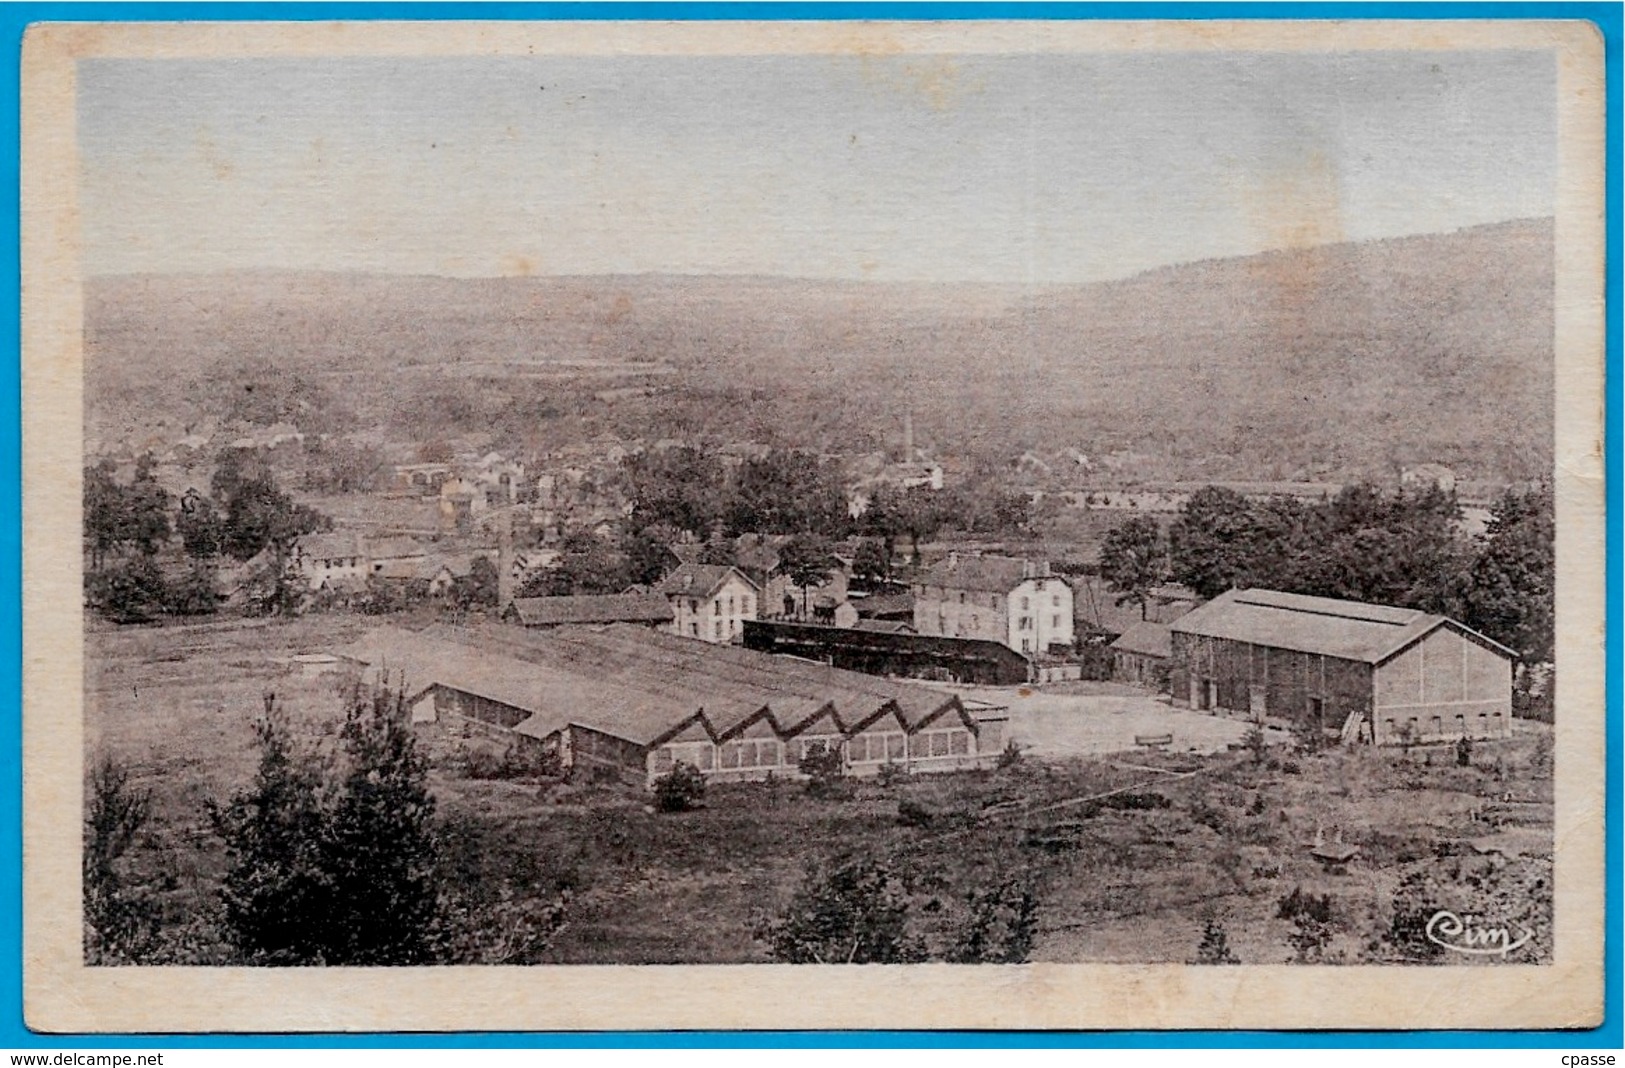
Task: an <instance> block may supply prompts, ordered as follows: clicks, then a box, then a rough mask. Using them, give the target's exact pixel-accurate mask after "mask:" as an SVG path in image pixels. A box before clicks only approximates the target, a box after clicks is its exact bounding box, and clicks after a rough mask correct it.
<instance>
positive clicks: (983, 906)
mask: <svg viewBox="0 0 1625 1068" xmlns="http://www.w3.org/2000/svg"><path fill="white" fill-rule="evenodd" d="M965 903H966V906H967V908H968V912H969V915H968V916H967V917H966V918H965V920H964V921H962V923H961V924H960V926H959V929H958V931H957V932H956V938H955V941H954V943H953V945H952V947H951V948H950V949H949V950H948V952H947V954H946V956H947V959H948V960H949V961H952V962H954V963H956V964H1021V963H1023V962H1024V961H1026V959H1027V958H1028V957H1029V956H1030V955H1031V954H1032V951H1033V942H1034V941H1035V940H1036V939H1037V937H1038V894H1037V891H1036V889H1035V888H1034V885H1033V882H1032V880H1031V879H1027V878H1021V877H1014V878H1010V879H1006V880H1004V881H1002V882H999V883H997V884H995V885H994V886H992V887H991V888H989V889H986V890H982V891H976V890H972V891H971V892H970V894H969V895H968V896H967V897H966V901H965Z"/></svg>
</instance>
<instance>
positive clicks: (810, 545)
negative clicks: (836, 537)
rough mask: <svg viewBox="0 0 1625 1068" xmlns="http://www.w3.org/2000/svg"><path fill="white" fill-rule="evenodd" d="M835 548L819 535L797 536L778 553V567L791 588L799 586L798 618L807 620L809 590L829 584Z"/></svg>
mask: <svg viewBox="0 0 1625 1068" xmlns="http://www.w3.org/2000/svg"><path fill="white" fill-rule="evenodd" d="M837 566H838V565H837V562H836V560H835V550H834V547H833V546H831V545H830V542H829V539H828V538H826V537H824V536H822V535H820V534H798V535H796V536H795V537H793V538H791V539H790V540H789V541H787V542H785V543H784V548H782V549H780V550H779V567H780V568H781V569H782V570H783V571H784V573H785V575H786V576H787V577H788V578H789V579H790V582H791V583H792V584H793V585H796V586H799V587H801V615H802V618H806V617H807V614H808V613H807V598H808V595H809V593H810V591H812V590H814V589H817V588H818V587H821V586H825V585H827V584H828V583H829V580H830V572H831V571H832V570H834V569H835V567H837Z"/></svg>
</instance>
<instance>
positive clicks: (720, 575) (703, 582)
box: [655, 564, 760, 597]
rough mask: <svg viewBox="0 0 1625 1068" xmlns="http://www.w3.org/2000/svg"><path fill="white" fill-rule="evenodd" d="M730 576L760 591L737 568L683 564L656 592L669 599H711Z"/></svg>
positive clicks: (657, 586) (666, 578) (661, 581)
mask: <svg viewBox="0 0 1625 1068" xmlns="http://www.w3.org/2000/svg"><path fill="white" fill-rule="evenodd" d="M729 576H735V577H737V578H738V579H739V581H740V582H743V583H744V584H745V585H747V586H749V587H750V588H751V589H753V590H755V589H760V587H759V586H757V585H756V583H754V582H752V581H751V580H750V579H749V578H747V577H746V576H745V573H744V572H743V571H740V570H739V569H738V568H737V567H729V566H728V565H726V564H683V565H682V566H681V567H679V568H678V569H677V570H676V571H673V572H672V573H671V574H669V575H667V576H666V577H665V578H663V579H661V580H660V582H659V584H658V585H656V586H655V590H656V591H657V592H658V593H661V594H663V595H664V596H667V597H709V596H711V595H712V594H713V593H715V592H716V591H717V589H718V587H720V586H721V585H722V584H723V583H724V582H727V581H728V578H729Z"/></svg>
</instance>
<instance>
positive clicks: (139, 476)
mask: <svg viewBox="0 0 1625 1068" xmlns="http://www.w3.org/2000/svg"><path fill="white" fill-rule="evenodd" d="M153 467H154V464H153V461H152V458H151V457H150V456H146V457H143V458H141V459H140V460H138V461H137V462H136V464H135V469H134V471H133V473H132V475H131V477H130V479H129V481H127V482H126V481H121V480H120V479H119V477H118V472H117V468H116V466H115V465H114V464H113V463H112V462H111V461H109V460H103V461H102V462H100V463H98V464H95V465H93V466H90V467H86V468H85V471H84V544H85V550H86V556H87V559H86V568H85V594H86V599H87V600H88V602H89V603H90V605H91V606H92V607H94V608H96V609H97V610H98V611H100V612H101V613H102V614H103V615H105V616H106V617H108V618H110V619H114V620H117V621H119V622H140V621H144V620H147V619H151V618H153V617H154V616H156V615H159V614H169V615H203V614H208V613H212V612H214V611H215V610H216V608H217V607H218V597H217V590H216V588H215V569H216V567H217V566H218V564H219V563H220V562H222V561H226V560H231V561H237V562H246V561H249V560H254V559H256V558H261V562H262V566H261V567H260V568H259V569H258V570H257V571H256V573H254V574H252V575H250V576H249V581H248V588H249V590H250V597H249V600H250V604H251V607H252V608H255V609H256V610H259V611H262V612H267V613H273V612H277V611H280V610H285V609H287V608H288V607H289V606H290V603H291V601H292V599H293V598H294V597H295V596H296V594H297V590H296V589H295V584H294V583H293V582H292V581H291V578H290V576H289V575H288V561H289V557H290V556H291V554H292V552H293V547H294V544H295V543H296V542H297V541H298V540H299V538H301V537H302V536H304V535H306V534H311V533H315V532H316V531H320V530H330V529H332V525H333V524H332V520H331V519H330V518H328V517H327V516H325V515H322V514H321V513H320V512H317V511H315V510H314V509H312V508H308V507H306V506H304V505H301V504H296V503H295V502H294V501H293V500H292V499H291V498H290V497H289V496H288V495H287V494H285V493H283V492H282V491H281V490H280V489H279V488H278V487H277V484H276V480H275V478H274V477H273V475H272V473H271V470H270V468H269V466H268V465H267V464H266V463H265V461H264V458H263V457H261V456H259V455H258V454H256V453H255V452H253V451H251V450H247V449H231V448H228V449H225V450H223V451H222V452H221V453H220V456H219V459H218V462H217V463H216V466H215V471H214V475H213V477H212V479H211V480H210V484H209V492H208V493H200V492H196V491H189V492H188V493H186V494H184V495H183V496H182V497H181V498H180V499H179V500H176V499H175V496H174V495H173V494H171V493H170V492H169V491H168V490H166V489H165V488H164V487H163V486H161V485H160V484H159V483H158V481H157V479H156V477H154V473H153ZM165 564H168V565H169V566H167V567H166V566H165Z"/></svg>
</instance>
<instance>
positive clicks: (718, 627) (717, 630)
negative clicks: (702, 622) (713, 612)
mask: <svg viewBox="0 0 1625 1068" xmlns="http://www.w3.org/2000/svg"><path fill="white" fill-rule="evenodd" d="M712 633H713V634H715V635H716V639H717V641H719V642H720V641H721V640H722V620H720V619H719V620H717V622H716V625H715V626H714V627H712Z"/></svg>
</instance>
